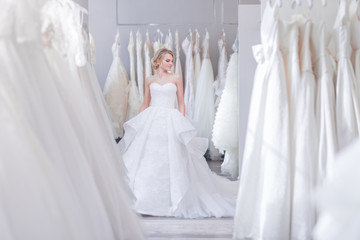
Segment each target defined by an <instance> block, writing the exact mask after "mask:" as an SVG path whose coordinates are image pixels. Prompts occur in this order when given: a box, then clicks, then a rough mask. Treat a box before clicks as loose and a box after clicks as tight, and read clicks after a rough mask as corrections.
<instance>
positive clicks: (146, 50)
mask: <svg viewBox="0 0 360 240" xmlns="http://www.w3.org/2000/svg"><path fill="white" fill-rule="evenodd" d="M150 48H151V45H150V37H149V32H148V31H146V38H145V43H144V56H145V60H144V65H145V78H147V77H150V76H151V75H152V67H151V57H150Z"/></svg>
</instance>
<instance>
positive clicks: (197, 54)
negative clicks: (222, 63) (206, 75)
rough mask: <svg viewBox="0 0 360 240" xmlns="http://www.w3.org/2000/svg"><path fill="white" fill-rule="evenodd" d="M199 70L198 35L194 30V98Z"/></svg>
mask: <svg viewBox="0 0 360 240" xmlns="http://www.w3.org/2000/svg"><path fill="white" fill-rule="evenodd" d="M200 69H201V58H200V34H199V32H198V31H197V30H196V31H195V42H194V71H195V77H194V94H195V96H196V90H197V83H198V79H199V75H200Z"/></svg>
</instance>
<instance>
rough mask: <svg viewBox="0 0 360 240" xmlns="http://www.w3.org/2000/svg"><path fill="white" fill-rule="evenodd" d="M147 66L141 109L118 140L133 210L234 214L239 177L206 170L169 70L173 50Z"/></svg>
mask: <svg viewBox="0 0 360 240" xmlns="http://www.w3.org/2000/svg"><path fill="white" fill-rule="evenodd" d="M152 65H153V68H154V70H155V72H156V74H155V75H153V76H150V77H148V78H147V79H146V80H145V96H144V102H143V104H142V106H141V109H140V113H139V114H138V115H137V116H135V117H134V118H132V119H130V120H129V121H128V122H126V123H125V124H124V130H125V135H124V137H123V139H122V140H121V141H120V143H119V144H120V149H121V152H122V157H123V161H124V163H125V165H126V167H127V170H128V173H127V174H128V178H129V186H130V188H131V190H132V191H133V193H134V195H135V200H134V208H135V210H136V211H137V212H138V213H141V214H146V215H153V216H174V217H183V218H202V217H212V216H215V217H225V216H227V217H231V216H233V215H234V212H235V204H236V196H237V189H238V182H232V181H230V180H228V179H226V178H222V177H220V176H218V175H216V174H215V173H213V172H212V171H211V170H210V169H209V167H208V165H207V163H206V160H205V158H204V157H203V155H204V153H205V152H206V150H207V146H208V140H207V139H206V138H199V137H196V130H195V128H194V126H193V125H192V124H191V122H190V121H189V120H188V119H187V118H185V117H184V115H185V105H184V97H183V82H182V78H181V77H180V76H179V75H177V74H173V73H170V71H171V68H172V67H173V65H174V54H173V52H172V51H170V50H168V49H166V48H162V49H159V50H158V51H157V52H156V53H155V56H154V58H153V59H152ZM176 99H177V102H178V108H179V110H178V109H176V108H175V102H176ZM209 107H211V106H209Z"/></svg>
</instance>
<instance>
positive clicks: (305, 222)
mask: <svg viewBox="0 0 360 240" xmlns="http://www.w3.org/2000/svg"><path fill="white" fill-rule="evenodd" d="M293 19H294V20H295V22H296V23H297V25H298V30H299V50H300V51H299V59H300V79H295V80H297V81H298V83H297V84H296V85H297V88H296V91H297V95H296V99H294V100H295V101H296V106H297V108H296V112H295V114H294V127H293V146H294V148H293V150H292V151H293V157H294V160H293V173H292V174H293V176H292V177H293V190H292V191H293V192H292V195H293V196H292V209H291V211H292V213H291V239H311V236H312V230H313V228H314V226H315V221H316V212H315V204H314V203H313V198H314V196H313V193H314V191H315V186H316V185H315V184H316V180H317V179H316V176H317V174H316V171H317V160H318V142H319V141H318V128H317V124H316V119H315V107H316V105H315V103H316V82H315V76H314V74H313V72H312V61H311V50H310V37H311V29H312V22H311V21H310V19H306V18H305V17H304V16H302V15H294V16H293ZM317 37H319V35H317ZM299 126H301V127H299Z"/></svg>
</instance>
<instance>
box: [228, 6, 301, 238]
mask: <svg viewBox="0 0 360 240" xmlns="http://www.w3.org/2000/svg"><path fill="white" fill-rule="evenodd" d="M280 24H282V23H280V21H279V19H278V9H277V7H271V6H270V3H269V2H267V3H266V7H265V10H264V12H263V18H262V21H261V42H262V45H258V46H256V47H254V56H255V59H256V60H257V62H258V67H257V69H256V74H255V78H254V86H253V92H252V96H251V105H250V111H249V120H248V127H247V133H246V143H245V149H244V155H243V166H242V172H241V180H240V187H239V194H238V199H237V207H236V214H235V217H234V234H233V238H234V239H244V238H257V239H260V238H262V239H288V238H289V236H290V228H289V226H290V224H291V223H290V214H291V212H290V202H291V186H290V184H291V172H290V166H291V162H290V161H291V151H290V150H291V145H290V144H291V140H290V139H291V138H290V117H289V116H290V111H289V106H290V103H289V99H288V92H287V89H288V83H287V78H286V72H285V67H284V60H283V56H282V54H281V52H280V41H283V42H282V43H283V44H287V45H285V46H287V47H288V46H289V45H290V44H293V41H294V40H295V42H297V39H293V36H294V35H291V34H289V32H282V34H281V35H280V31H279V28H280ZM283 24H285V23H283ZM295 36H296V35H295ZM274 139H276V141H274Z"/></svg>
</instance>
